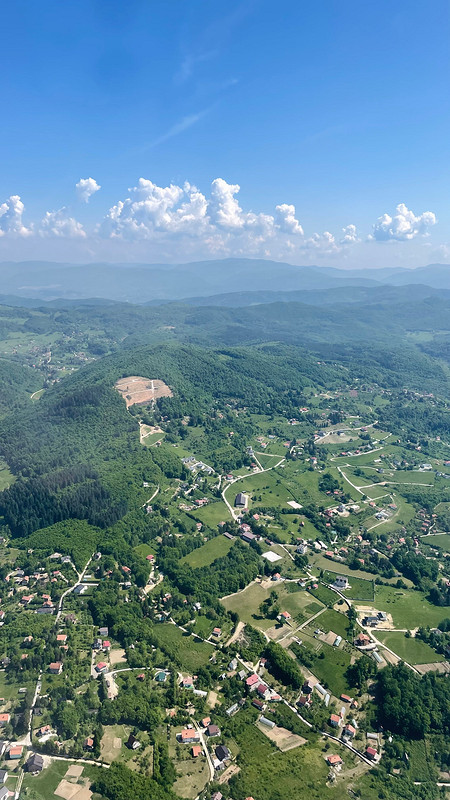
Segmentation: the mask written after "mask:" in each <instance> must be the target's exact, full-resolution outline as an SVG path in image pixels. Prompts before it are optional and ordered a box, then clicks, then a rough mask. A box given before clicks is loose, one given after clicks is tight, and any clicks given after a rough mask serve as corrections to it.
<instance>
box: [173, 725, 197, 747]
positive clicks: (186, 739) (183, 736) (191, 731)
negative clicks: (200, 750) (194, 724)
mask: <svg viewBox="0 0 450 800" xmlns="http://www.w3.org/2000/svg"><path fill="white" fill-rule="evenodd" d="M177 739H178V740H179V741H180V742H183V744H188V743H190V742H198V741H199V739H200V734H199V733H197V731H196V730H195V728H185V730H184V731H181V733H179V734H178V736H177Z"/></svg>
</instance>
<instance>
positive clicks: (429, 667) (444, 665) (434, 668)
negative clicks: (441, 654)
mask: <svg viewBox="0 0 450 800" xmlns="http://www.w3.org/2000/svg"><path fill="white" fill-rule="evenodd" d="M416 670H417V671H418V672H420V673H421V675H425V673H426V672H439V673H440V674H441V675H447V674H448V673H450V663H449V662H448V661H437V662H436V663H435V664H417V665H416Z"/></svg>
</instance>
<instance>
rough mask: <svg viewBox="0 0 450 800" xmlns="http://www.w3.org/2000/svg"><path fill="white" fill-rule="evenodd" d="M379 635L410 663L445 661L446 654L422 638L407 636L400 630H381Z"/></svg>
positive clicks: (381, 639)
mask: <svg viewBox="0 0 450 800" xmlns="http://www.w3.org/2000/svg"><path fill="white" fill-rule="evenodd" d="M377 637H378V638H379V639H380V641H381V642H383V644H385V645H386V647H389V648H390V649H391V650H393V651H394V653H397V655H398V656H400V658H401V659H403V661H408V662H409V663H410V664H434V663H437V662H438V661H444V656H441V655H439V654H438V653H436V652H435V651H434V650H433V648H431V647H430V646H429V645H427V644H426V643H425V642H421V641H420V639H414V638H412V637H410V638H407V637H406V636H405V634H404V633H400V632H398V631H392V632H385V633H383V632H381V631H380V632H379V633H377Z"/></svg>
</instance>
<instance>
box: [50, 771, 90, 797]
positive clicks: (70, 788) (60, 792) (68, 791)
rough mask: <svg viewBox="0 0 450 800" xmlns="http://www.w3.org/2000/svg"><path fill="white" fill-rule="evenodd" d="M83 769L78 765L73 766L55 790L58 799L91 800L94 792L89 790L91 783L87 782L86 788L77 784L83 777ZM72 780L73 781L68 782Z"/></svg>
mask: <svg viewBox="0 0 450 800" xmlns="http://www.w3.org/2000/svg"><path fill="white" fill-rule="evenodd" d="M82 773H83V767H81V766H79V765H78V764H72V765H71V766H70V767H69V768H68V770H67V772H66V776H65V778H63V779H62V780H61V781H60V782H59V783H58V786H57V787H56V789H55V795H56V797H62V798H63V800H91V797H92V792H91V790H90V789H89V785H90V784H89V781H86V783H85V785H84V786H81V785H80V784H79V783H76V782H74V781H76V780H77V779H79V778H80V777H81V775H82ZM67 778H72V780H67Z"/></svg>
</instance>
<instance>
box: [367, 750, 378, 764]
mask: <svg viewBox="0 0 450 800" xmlns="http://www.w3.org/2000/svg"><path fill="white" fill-rule="evenodd" d="M366 756H367V758H370V760H371V761H373V760H374V758H376V756H377V751H376V750H375V748H374V747H368V748H367V749H366Z"/></svg>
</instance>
